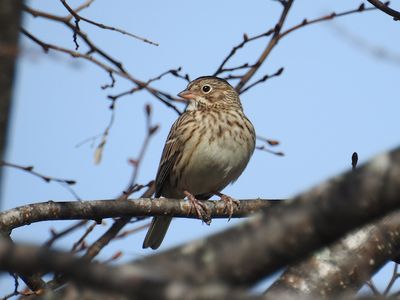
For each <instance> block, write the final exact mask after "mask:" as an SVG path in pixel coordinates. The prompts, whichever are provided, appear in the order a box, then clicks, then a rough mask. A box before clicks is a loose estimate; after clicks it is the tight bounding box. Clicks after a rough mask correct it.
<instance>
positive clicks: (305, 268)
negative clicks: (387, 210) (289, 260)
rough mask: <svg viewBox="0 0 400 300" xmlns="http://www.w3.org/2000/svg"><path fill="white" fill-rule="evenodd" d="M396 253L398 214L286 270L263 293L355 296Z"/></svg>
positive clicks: (399, 232) (271, 295) (399, 231)
mask: <svg viewBox="0 0 400 300" xmlns="http://www.w3.org/2000/svg"><path fill="white" fill-rule="evenodd" d="M399 249H400V212H399V211H396V212H393V213H392V214H390V215H389V216H387V217H384V218H382V219H380V220H379V221H377V222H375V223H373V224H370V225H366V226H364V227H362V228H361V229H358V230H355V231H353V232H351V233H350V234H348V235H347V236H346V237H345V238H343V239H341V240H339V241H338V242H336V243H334V244H333V245H331V246H329V247H327V248H324V249H322V250H320V251H318V252H317V253H316V254H314V255H312V256H311V257H310V258H309V259H307V260H305V261H304V262H301V263H299V264H297V265H294V266H291V267H289V268H288V269H287V270H286V271H285V272H284V274H283V275H282V276H281V277H280V278H279V280H277V281H276V282H275V283H274V284H273V285H272V286H271V287H270V288H269V289H268V290H267V291H266V294H265V295H266V296H267V298H268V299H274V298H275V299H279V298H278V295H282V294H285V295H287V296H288V295H293V296H296V297H299V296H300V295H303V296H307V297H310V296H315V297H317V296H319V297H327V296H335V295H337V294H339V293H345V292H346V293H351V292H352V293H353V294H355V293H356V292H357V291H358V290H359V289H360V288H361V287H362V286H363V285H364V284H365V282H366V281H367V280H368V279H369V278H371V276H372V275H373V274H374V273H375V272H376V271H377V270H379V269H380V268H381V267H382V266H383V265H384V264H385V263H386V262H387V261H388V260H389V259H391V258H394V257H396V256H397V254H398V253H399Z"/></svg>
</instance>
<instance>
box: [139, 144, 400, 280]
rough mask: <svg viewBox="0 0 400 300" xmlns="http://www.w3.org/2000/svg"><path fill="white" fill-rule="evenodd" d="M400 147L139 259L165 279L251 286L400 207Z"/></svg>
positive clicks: (140, 262) (141, 263) (143, 264)
mask: <svg viewBox="0 0 400 300" xmlns="http://www.w3.org/2000/svg"><path fill="white" fill-rule="evenodd" d="M399 174H400V148H398V149H396V150H394V151H392V152H391V153H386V154H383V155H380V156H378V157H376V158H375V159H373V160H371V161H370V162H369V163H367V164H366V165H364V166H362V167H359V168H358V169H356V170H355V171H350V172H347V173H346V174H343V175H341V176H338V177H335V178H333V179H331V180H329V181H327V182H325V183H323V184H321V185H320V186H318V187H316V188H314V189H312V190H311V191H309V192H307V193H304V194H302V195H300V196H298V197H296V198H295V199H294V200H293V201H290V202H289V201H288V203H286V202H285V204H284V205H278V206H275V207H271V208H270V209H268V210H267V211H266V212H265V213H264V214H260V215H259V216H258V217H256V218H253V219H251V220H249V221H247V222H246V223H244V224H241V225H240V226H236V227H234V228H231V229H229V230H227V231H225V232H223V233H220V234H216V235H213V236H211V237H208V238H205V239H201V240H198V241H196V242H193V243H191V244H189V245H184V246H182V247H176V248H173V249H171V250H169V251H166V252H164V253H160V254H156V255H153V256H149V257H146V258H144V259H143V260H141V261H137V262H136V263H135V264H136V265H139V266H146V267H147V268H152V269H153V268H154V269H158V272H159V273H160V274H163V275H164V276H165V277H166V278H171V279H172V278H185V280H190V281H194V282H200V283H201V282H207V281H215V280H220V281H224V282H226V283H228V284H231V285H235V286H237V285H244V286H250V285H252V284H254V283H255V282H257V281H258V280H260V279H262V278H263V277H265V276H267V275H269V274H271V273H272V272H274V271H276V270H278V269H279V268H281V267H283V266H286V265H288V264H290V263H293V262H295V261H296V260H298V259H300V258H303V257H304V256H305V255H307V254H309V253H310V252H312V251H315V250H317V249H318V248H320V247H322V246H325V245H327V244H329V243H331V242H333V241H334V240H336V239H338V238H339V237H341V236H343V235H344V234H345V233H347V232H349V231H350V230H352V229H354V228H356V227H358V226H361V225H363V224H366V223H367V222H370V221H372V220H374V219H376V218H378V217H381V216H383V215H384V214H386V213H389V212H390V211H392V210H395V209H398V208H400V202H399V201H398V200H399V196H400V176H399Z"/></svg>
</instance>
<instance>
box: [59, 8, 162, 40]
mask: <svg viewBox="0 0 400 300" xmlns="http://www.w3.org/2000/svg"><path fill="white" fill-rule="evenodd" d="M60 2H61V3H62V5H64V7H65V8H66V9H67V10H68V12H69V13H70V14H71V15H72V16H73V17H74V18H75V20H76V22H79V21H81V20H82V21H85V22H86V23H89V24H92V25H94V26H97V27H100V28H102V29H107V30H111V31H116V32H119V33H121V34H124V35H128V36H130V37H133V38H135V39H138V40H141V41H142V42H145V43H148V44H150V45H154V46H159V44H158V43H155V42H152V41H150V40H149V39H147V38H144V37H141V36H138V35H136V34H133V33H130V32H127V31H125V30H122V29H119V28H115V27H112V26H108V25H104V24H102V23H98V22H95V21H93V20H90V19H87V18H85V17H82V16H81V15H79V14H78V12H77V11H74V10H73V9H72V8H71V7H70V6H69V5H68V4H67V2H66V1H65V0H60Z"/></svg>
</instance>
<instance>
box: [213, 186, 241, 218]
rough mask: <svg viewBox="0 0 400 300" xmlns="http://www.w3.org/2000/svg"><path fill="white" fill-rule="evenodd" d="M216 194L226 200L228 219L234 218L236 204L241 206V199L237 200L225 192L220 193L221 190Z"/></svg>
mask: <svg viewBox="0 0 400 300" xmlns="http://www.w3.org/2000/svg"><path fill="white" fill-rule="evenodd" d="M215 194H216V195H217V196H219V197H221V200H222V201H224V202H225V212H228V213H229V216H228V217H229V218H228V221H230V220H231V218H232V215H233V212H234V209H235V206H236V207H237V208H239V207H240V201H239V200H236V199H233V198H232V197H230V196H228V195H225V194H222V193H219V192H218V193H215Z"/></svg>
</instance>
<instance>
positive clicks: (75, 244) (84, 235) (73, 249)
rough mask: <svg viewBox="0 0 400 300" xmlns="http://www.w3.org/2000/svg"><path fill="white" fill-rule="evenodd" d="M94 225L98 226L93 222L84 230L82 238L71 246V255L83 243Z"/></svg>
mask: <svg viewBox="0 0 400 300" xmlns="http://www.w3.org/2000/svg"><path fill="white" fill-rule="evenodd" d="M96 225H98V224H97V222H93V223H92V224H91V225H90V226H89V227H88V228H86V230H85V232H84V233H83V234H82V236H81V237H80V238H79V239H78V240H77V241H76V242H75V243H74V244H73V245H72V248H71V252H72V253H74V252H76V250H77V249H78V247H79V246H80V245H81V244H82V243H83V242H84V240H85V238H86V237H87V236H88V235H89V234H90V233H91V232H92V231H93V229H94V228H95V227H96Z"/></svg>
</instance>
